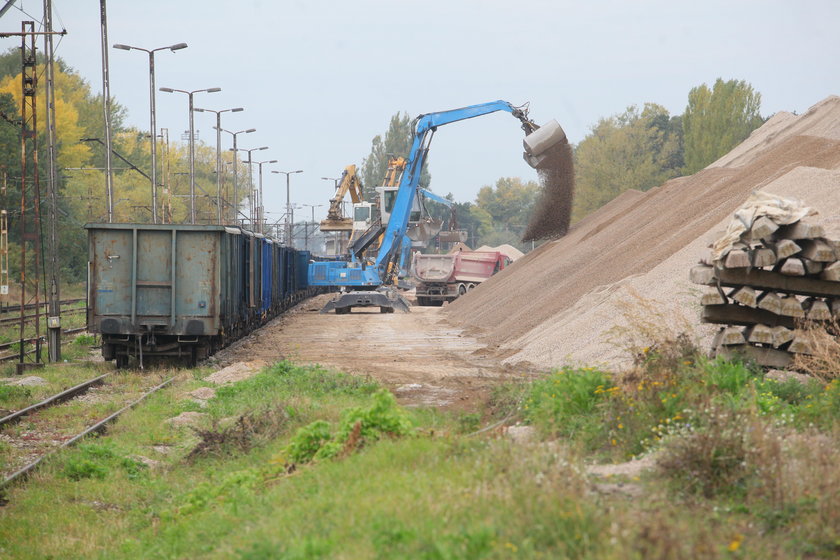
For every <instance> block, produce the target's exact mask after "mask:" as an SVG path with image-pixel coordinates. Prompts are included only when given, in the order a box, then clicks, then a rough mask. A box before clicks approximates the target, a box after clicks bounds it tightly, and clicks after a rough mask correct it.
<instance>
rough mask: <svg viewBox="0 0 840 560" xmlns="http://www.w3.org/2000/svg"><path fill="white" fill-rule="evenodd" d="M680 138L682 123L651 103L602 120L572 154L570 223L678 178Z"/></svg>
mask: <svg viewBox="0 0 840 560" xmlns="http://www.w3.org/2000/svg"><path fill="white" fill-rule="evenodd" d="M681 132H682V131H681V127H680V118H679V117H671V116H670V115H669V114H668V111H667V110H666V109H665V108H664V107H662V106H661V105H657V104H655V103H646V104H645V106H644V108H643V109H642V110H641V111H639V109H638V107H636V106H630V107H628V108H627V110H626V111H624V112H623V113H621V114H618V115H614V116H612V117H608V118H603V119H600V120H599V121H598V123H597V124H596V125H595V126H594V127H593V128H592V132H590V133H589V135H587V136H586V138H584V139H583V140H582V141H581V142H580V144H578V145H577V147H576V149H575V184H576V186H575V200H574V218H575V219H580V218H582V217H584V216H585V215H587V214H589V213H590V212H592V211H594V210H596V209H598V208H600V207H601V206H603V205H604V204H606V203H607V202H609V201H610V200H612V199H613V198H615V197H616V196H618V195H619V194H621V193H622V192H624V191H626V190H628V189H637V190H642V191H644V190H647V189H650V188H652V187H655V186H657V185H660V184H662V183H663V182H665V181H667V180H668V179H670V178H672V177H676V176H678V175H679V174H680V172H681V168H682V167H683V161H682V133H681Z"/></svg>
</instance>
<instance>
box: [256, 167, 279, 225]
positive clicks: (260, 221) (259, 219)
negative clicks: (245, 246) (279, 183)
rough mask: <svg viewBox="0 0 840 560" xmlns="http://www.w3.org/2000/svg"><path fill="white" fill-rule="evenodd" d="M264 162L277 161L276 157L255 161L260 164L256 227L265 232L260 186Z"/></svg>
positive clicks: (261, 189)
mask: <svg viewBox="0 0 840 560" xmlns="http://www.w3.org/2000/svg"><path fill="white" fill-rule="evenodd" d="M264 163H277V160H276V159H272V160H267V161H258V162H256V164H257V165H259V166H260V190H259V193H258V194H257V196H256V205H255V206H256V211H255V213H256V218H257V224H258V225H257V228H258V229H259V230H260V231H259V232H260V233H265V231H263V214H264V211H265V208H264V207H263V188H262V166H263V164H264Z"/></svg>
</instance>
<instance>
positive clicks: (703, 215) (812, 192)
mask: <svg viewBox="0 0 840 560" xmlns="http://www.w3.org/2000/svg"><path fill="white" fill-rule="evenodd" d="M755 189H766V190H767V191H769V192H772V193H774V194H778V195H782V196H789V197H796V198H799V199H801V200H803V201H804V202H805V203H806V204H808V205H809V206H812V207H814V208H815V209H817V210H819V211H821V212H822V214H821V215H820V216H817V217H816V219H817V220H818V221H820V220H822V223H823V225H824V226H825V227H826V229H827V230H829V231H831V230H833V229H836V228H838V226H840V216H838V214H837V213H836V210H835V209H836V208H840V97H836V96H832V97H829V98H827V99H825V100H823V101H822V102H820V103H818V104H817V105H815V106H814V107H812V108H811V109H810V110H809V111H808V112H807V113H805V114H803V115H799V116H796V115H792V114H789V113H780V114H777V115H776V116H774V117H773V118H771V119H770V120H768V121H767V123H765V124H764V126H762V127H761V128H759V129H758V130H756V131H754V132H753V134H752V135H751V136H750V137H749V138H748V139H747V140H745V141H744V142H743V143H742V144H740V145H739V146H737V147H736V148H735V149H733V150H732V152H730V153H729V154H727V155H726V156H724V157H723V158H721V159H720V160H718V161H716V162H715V163H713V164H712V165H710V166H709V167H707V168H706V169H704V170H702V171H700V172H698V173H696V174H695V175H692V176H690V177H680V178H677V179H672V180H671V181H668V182H667V183H665V184H663V185H662V186H660V187H656V188H653V189H651V190H649V191H647V192H644V193H642V192H638V191H627V192H625V193H623V194H622V195H621V196H619V197H617V198H616V199H614V200H613V201H612V202H610V203H609V204H607V205H605V206H604V207H602V208H600V209H599V210H598V211H596V212H594V213H593V214H591V215H589V216H587V217H586V218H585V219H584V220H582V221H581V222H579V223H578V224H577V225H576V226H575V227H574V228H572V229H571V230H570V231H569V233H568V234H567V235H566V236H565V237H563V238H561V239H558V240H556V241H553V242H550V243H547V244H545V245H543V246H542V247H540V248H539V249H538V250H536V251H533V252H532V253H530V254H528V255H526V256H525V257H523V258H522V259H520V260H519V261H517V262H516V264H515V265H513V266H511V267H508V268H507V269H505V270H503V271H502V272H500V273H499V274H497V275H496V276H494V277H493V278H491V279H490V280H489V281H487V282H484V283H483V284H482V285H481V286H480V287H479V288H478V289H476V290H474V291H472V292H470V293H469V294H467V295H466V296H465V297H462V298H459V299H458V300H457V301H456V302H454V303H453V304H452V305H450V306H448V308H447V309H446V310H445V313H447V315H448V316H449V317H450V318H451V319H453V320H455V321H461V322H464V323H466V324H468V325H473V326H477V327H480V328H482V329H483V332H484V336H485V340H486V341H487V342H488V343H490V344H492V345H494V346H496V347H498V348H499V349H500V350H501V351H503V352H504V353H506V354H507V355H508V356H509V357H508V358H507V359H506V361H507V362H508V363H517V362H531V363H533V364H535V365H537V366H540V367H555V366H560V365H564V364H581V363H587V364H596V363H604V364H608V365H613V366H615V365H620V364H621V363H622V362H623V361H624V360H625V359H626V357H625V356H624V353H623V351H621V350H620V349H619V348H617V347H616V346H615V345H614V344H612V343H611V342H610V340H609V334H608V332H609V331H611V329H613V328H614V327H616V326H620V325H621V324H622V321H623V318H622V313H621V310H622V309H623V308H625V307H626V305H625V304H627V302H628V301H632V299H633V297H634V294H639V295H641V296H642V297H644V298H645V299H647V300H651V301H653V302H654V303H655V305H656V306H657V307H658V308H659V309H661V310H662V315H663V316H666V317H670V318H672V319H673V320H674V322H675V323H676V322H677V321H678V319H679V317H685V318H686V319H687V322H688V323H690V324H692V325H694V326H696V327H697V334H698V335H700V336H709V337H710V336H711V333H712V329H711V328H704V327H702V326H701V325H700V322H699V318H698V311H699V304H698V302H699V292H700V290H699V289H698V287H697V286H695V285H693V284H691V283H690V282H689V279H688V272H689V270H690V269H691V267H692V266H693V265H695V264H696V263H697V262H698V260H699V259H700V258H701V257H702V256H703V255H704V254H705V253H706V252H707V247H708V245H709V243H711V242H712V241H714V240H715V239H716V238H717V237H719V235H720V231H721V230H723V229H725V227H726V225H727V224H728V223H729V222H730V220H731V215H732V213H733V212H734V211H735V210H736V209H737V208H738V207H739V206H740V205H741V204H742V203H743V202H744V200H746V198H747V197H748V196H749V194H750V193H751V192H752V191H753V190H755Z"/></svg>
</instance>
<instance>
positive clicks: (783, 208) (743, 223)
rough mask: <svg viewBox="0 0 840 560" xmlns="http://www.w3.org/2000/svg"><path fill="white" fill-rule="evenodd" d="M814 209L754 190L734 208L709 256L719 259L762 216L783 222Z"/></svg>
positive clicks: (811, 212) (811, 211) (791, 221)
mask: <svg viewBox="0 0 840 560" xmlns="http://www.w3.org/2000/svg"><path fill="white" fill-rule="evenodd" d="M816 213H817V211H816V210H814V209H812V208H810V207H808V206H805V204H804V203H803V202H802V201H801V200H797V199H795V198H785V197H783V196H778V195H775V194H770V193H766V192H763V191H753V193H752V194H751V195H750V197H749V198H748V199H747V201H746V202H745V203H744V204H743V205H742V206H741V207H740V208H738V210H736V211H735V217H734V219H733V220H732V221H731V222H730V223H729V226H728V227H727V228H726V233H724V235H723V237H721V238H720V239H718V240H717V241H715V243H714V245H712V258H713V259H714V260H719V259H722V258H723V257H725V256H726V255H727V254H728V253H729V251H731V250H732V247H733V246H734V245H735V243H737V242H739V241H741V236H742V235H743V234H744V233H745V232H747V231H749V230H750V228H751V227H752V225H753V223H754V222H755V221H756V220H757V219H758V218H760V217H762V216H766V217H767V218H769V219H770V220H773V222H774V223H776V224H777V225H780V226H784V225H788V224H793V223H795V222H798V221H799V220H801V219H802V218H804V217H806V216H813V215H815V214H816Z"/></svg>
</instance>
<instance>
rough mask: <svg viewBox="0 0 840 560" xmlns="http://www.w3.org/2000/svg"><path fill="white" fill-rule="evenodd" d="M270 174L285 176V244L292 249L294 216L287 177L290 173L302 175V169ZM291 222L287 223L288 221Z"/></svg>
mask: <svg viewBox="0 0 840 560" xmlns="http://www.w3.org/2000/svg"><path fill="white" fill-rule="evenodd" d="M272 173H282V174H283V175H285V176H286V242H287V243H288V245H289V247H293V248H294V246H295V245H294V242H293V240H292V227H293V225H294V214H292V206H291V203H290V202H289V175H291V174H292V173H303V169H298V170H297V171H272ZM290 219H291V220H292V221H289V220H290Z"/></svg>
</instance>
